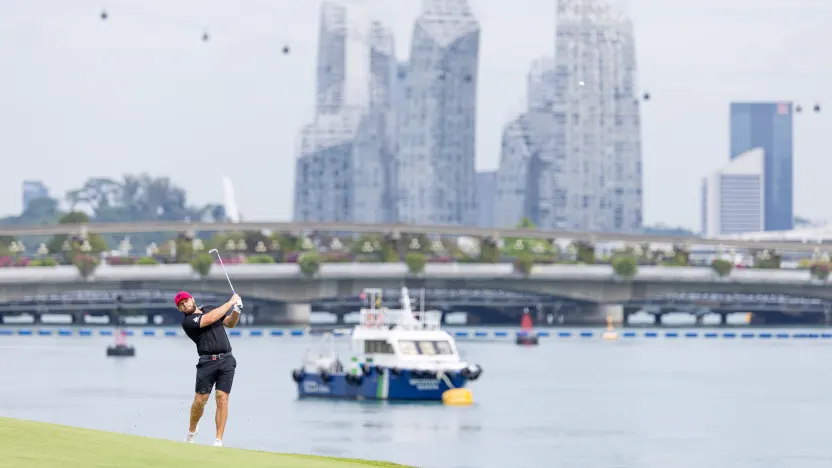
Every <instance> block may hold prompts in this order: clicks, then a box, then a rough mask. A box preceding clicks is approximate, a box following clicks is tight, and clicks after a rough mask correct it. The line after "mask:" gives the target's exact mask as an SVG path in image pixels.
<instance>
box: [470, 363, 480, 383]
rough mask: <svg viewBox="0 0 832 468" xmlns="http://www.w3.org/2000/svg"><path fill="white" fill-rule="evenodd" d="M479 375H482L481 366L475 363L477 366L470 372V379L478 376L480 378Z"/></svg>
mask: <svg viewBox="0 0 832 468" xmlns="http://www.w3.org/2000/svg"><path fill="white" fill-rule="evenodd" d="M480 375H482V367H480V366H479V365H477V367H476V368H475V369H474V371H473V372H472V373H471V380H472V381H474V380H477V379H478V378H480Z"/></svg>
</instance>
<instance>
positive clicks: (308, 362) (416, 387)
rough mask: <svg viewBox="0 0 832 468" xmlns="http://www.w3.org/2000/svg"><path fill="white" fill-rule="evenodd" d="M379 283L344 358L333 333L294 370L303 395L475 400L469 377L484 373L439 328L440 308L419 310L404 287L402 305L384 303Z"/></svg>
mask: <svg viewBox="0 0 832 468" xmlns="http://www.w3.org/2000/svg"><path fill="white" fill-rule="evenodd" d="M381 295H382V290H380V289H365V290H364V291H363V292H362V294H361V297H362V300H367V301H368V306H369V307H367V308H362V309H361V318H360V322H359V324H358V325H356V326H355V327H354V328H353V330H352V332H351V342H352V353H351V354H352V355H351V356H350V358H349V359H348V361H347V362H346V363H344V362H342V361H341V360H340V359H339V357H338V355H337V353H336V352H335V350H334V345H333V343H332V336H331V334H329V333H328V334H326V336H325V342H328V344H329V346H328V349H326V350H324V351H323V352H321V353H308V354H307V356H306V358H305V359H304V360H303V362H302V364H301V367H300V368H298V369H295V370H294V371H292V379H293V380H294V381H295V382H296V383H297V386H298V396H299V397H301V398H304V397H318V398H346V399H356V400H437V401H443V402H445V403H446V404H470V403H471V402H472V397H471V392H470V391H468V390H467V389H465V388H464V387H465V385H466V384H467V383H468V382H469V381H474V380H477V379H478V378H479V377H480V375H481V374H482V368H481V367H480V366H478V365H469V364H468V363H466V362H464V361H462V360H461V359H460V357H459V352H458V350H457V347H456V341H455V340H454V338H453V337H452V336H451V335H450V334H449V333H448V332H446V331H444V330H441V329H440V324H441V318H442V313H441V312H439V311H424V310H421V311H419V312H414V311H413V310H412V308H411V306H410V295H409V293H408V290H407V288H406V287H403V288H402V298H401V306H402V308H401V309H388V308H383V307H381Z"/></svg>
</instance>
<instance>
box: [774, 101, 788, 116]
mask: <svg viewBox="0 0 832 468" xmlns="http://www.w3.org/2000/svg"><path fill="white" fill-rule="evenodd" d="M789 107H790V106H789V104H788V103H787V102H781V103H779V104H777V114H778V115H788V113H789Z"/></svg>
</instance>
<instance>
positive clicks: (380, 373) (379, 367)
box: [375, 366, 384, 375]
mask: <svg viewBox="0 0 832 468" xmlns="http://www.w3.org/2000/svg"><path fill="white" fill-rule="evenodd" d="M375 371H376V374H378V375H383V374H384V368H383V367H381V366H376V367H375Z"/></svg>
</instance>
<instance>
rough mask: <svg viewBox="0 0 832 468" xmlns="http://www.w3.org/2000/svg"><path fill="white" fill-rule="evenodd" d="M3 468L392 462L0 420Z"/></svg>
mask: <svg viewBox="0 0 832 468" xmlns="http://www.w3.org/2000/svg"><path fill="white" fill-rule="evenodd" d="M0 466H2V467H3V468H114V467H119V468H146V467H147V468H150V467H152V468H186V467H199V468H206V467H210V468H220V467H240V468H265V467H269V468H284V467H285V468H360V467H362V466H375V467H403V466H404V465H397V464H394V463H386V462H374V461H364V460H355V459H346V458H329V457H314V456H310V455H289V454H277V453H269V452H259V451H253V450H240V449H233V448H228V447H222V448H220V447H211V446H210V445H199V444H186V443H184V442H173V441H169V440H162V439H151V438H148V437H139V436H132V435H124V434H117V433H111V432H102V431H93V430H89V429H80V428H75V427H69V426H60V425H55V424H46V423H39V422H32V421H23V420H19V419H8V418H0Z"/></svg>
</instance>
